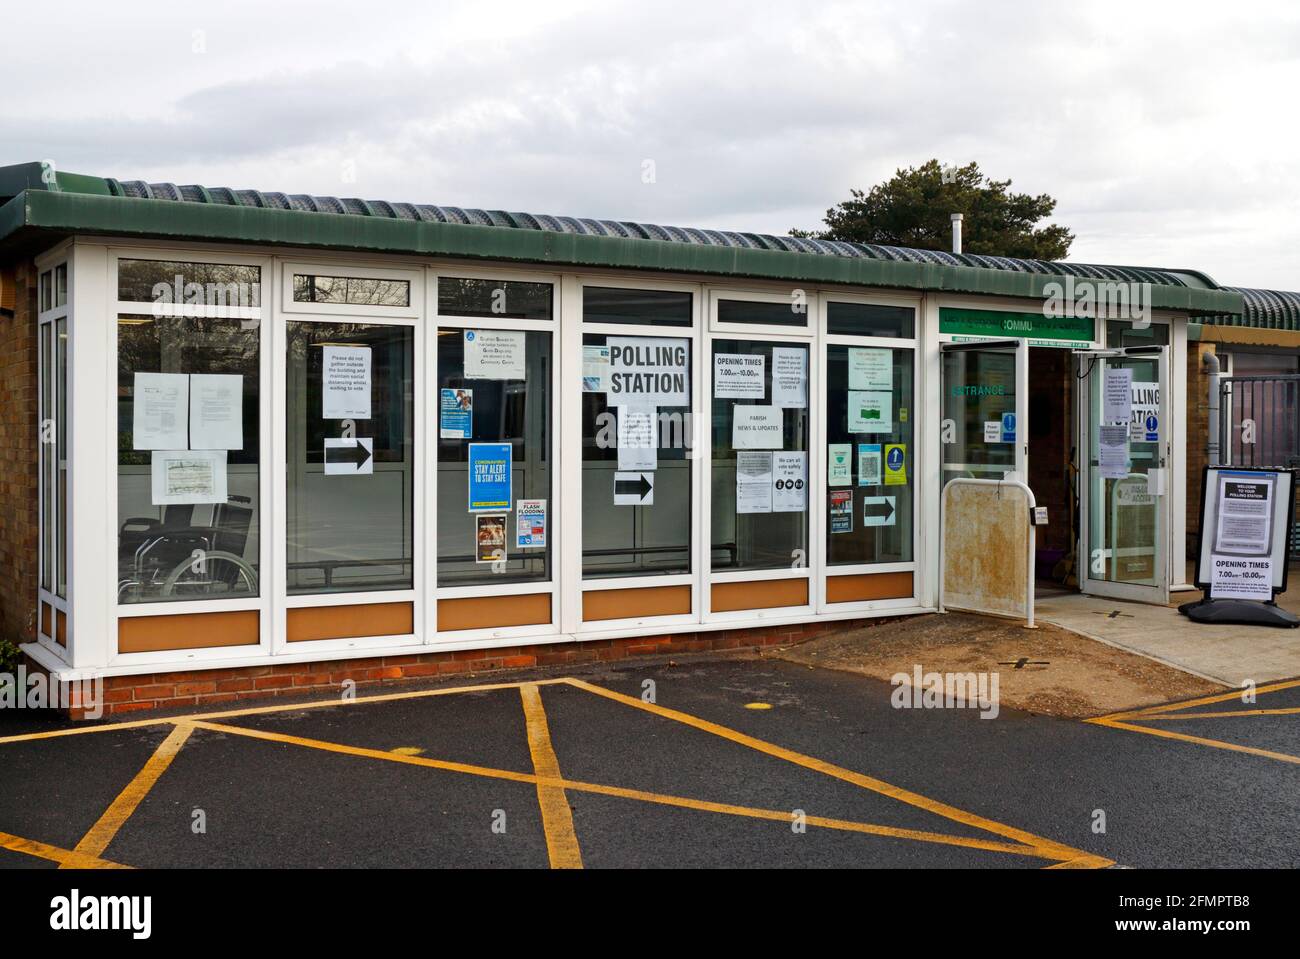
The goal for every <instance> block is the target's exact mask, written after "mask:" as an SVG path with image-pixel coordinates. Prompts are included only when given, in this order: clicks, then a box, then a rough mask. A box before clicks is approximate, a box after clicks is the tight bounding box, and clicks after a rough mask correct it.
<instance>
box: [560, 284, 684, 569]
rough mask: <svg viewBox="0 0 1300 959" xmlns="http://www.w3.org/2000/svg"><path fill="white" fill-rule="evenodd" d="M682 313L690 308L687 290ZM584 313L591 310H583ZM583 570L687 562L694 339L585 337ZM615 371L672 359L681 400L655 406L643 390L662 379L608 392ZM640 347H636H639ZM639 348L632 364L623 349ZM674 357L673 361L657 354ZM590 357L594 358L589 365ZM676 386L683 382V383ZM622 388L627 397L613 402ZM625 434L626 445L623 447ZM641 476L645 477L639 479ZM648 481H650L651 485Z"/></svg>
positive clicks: (676, 565) (632, 351) (657, 386)
mask: <svg viewBox="0 0 1300 959" xmlns="http://www.w3.org/2000/svg"><path fill="white" fill-rule="evenodd" d="M686 296H687V304H686V312H687V314H688V315H689V313H690V302H689V294H686ZM584 315H585V316H586V318H587V319H590V318H591V317H590V315H587V314H585V312H584ZM582 345H583V356H584V360H590V363H585V364H584V372H586V371H588V370H590V371H591V372H592V373H593V374H595V375H593V376H591V377H588V376H584V378H583V393H582V573H583V576H584V577H585V578H587V579H601V578H607V577H614V576H653V575H665V574H669V573H689V572H690V571H691V517H692V515H693V514H692V510H691V464H692V457H691V452H690V444H691V441H692V438H693V436H692V424H691V405H690V396H691V390H690V374H689V371H690V369H691V357H692V350H691V341H690V340H689V339H686V338H684V337H647V336H603V335H595V334H588V335H586V336H584V337H583V339H582ZM612 351H617V352H616V354H615V356H614V358H613V366H612V369H614V370H628V369H637V368H641V369H651V368H672V369H674V370H680V371H683V373H684V375H683V376H682V377H681V380H680V381H679V382H675V383H670V384H669V386H670V389H671V391H672V393H675V394H677V395H678V396H679V397H684V398H685V400H686V403H685V405H664V406H660V405H651V403H650V402H648V401H643V400H642V399H639V398H638V395H639V396H641V397H644V396H645V395H646V393H645V390H646V389H652V390H656V391H659V392H660V394H661V395H669V393H668V391H664V390H662V389H661V387H662V385H663V384H662V383H658V382H657V383H654V384H650V383H649V382H641V383H634V382H633V381H628V382H629V383H632V385H633V387H634V389H635V392H633V393H631V394H629V393H628V392H626V391H624V390H622V388H621V385H620V390H619V393H618V394H615V393H613V392H610V391H609V389H608V387H609V382H608V379H607V377H606V378H604V379H603V380H602V377H601V376H600V375H599V374H598V373H596V371H597V370H599V369H602V368H603V369H605V370H609V369H611V365H610V363H611V352H612ZM637 351H639V352H637ZM624 356H630V357H634V359H633V361H632V363H631V364H625V363H623V362H622V359H621V358H622V357H624ZM636 357H640V359H636ZM662 357H668V358H669V360H668V362H667V363H661V362H659V359H660V358H662ZM592 364H594V365H592ZM679 387H680V388H679ZM616 395H622V396H624V397H628V396H630V397H631V398H633V399H634V400H635V402H633V403H632V404H631V405H614V404H615V403H616V399H615V397H616ZM620 441H621V448H620ZM643 477H645V482H643V480H642V478H643ZM647 483H648V484H649V486H650V487H652V488H651V489H649V490H647V489H646V484H647Z"/></svg>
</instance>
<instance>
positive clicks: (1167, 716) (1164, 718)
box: [1135, 706, 1300, 723]
mask: <svg viewBox="0 0 1300 959" xmlns="http://www.w3.org/2000/svg"><path fill="white" fill-rule="evenodd" d="M1297 713H1300V706H1288V707H1287V708H1286V709H1227V710H1224V711H1223V712H1221V713H1215V712H1209V713H1164V714H1162V715H1159V716H1142V717H1141V720H1142V722H1144V723H1174V722H1178V721H1179V720H1180V719H1232V718H1235V717H1240V716H1294V715H1295V714H1297ZM1135 718H1136V717H1135Z"/></svg>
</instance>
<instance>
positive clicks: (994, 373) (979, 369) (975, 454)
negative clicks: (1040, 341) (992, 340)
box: [943, 349, 1016, 485]
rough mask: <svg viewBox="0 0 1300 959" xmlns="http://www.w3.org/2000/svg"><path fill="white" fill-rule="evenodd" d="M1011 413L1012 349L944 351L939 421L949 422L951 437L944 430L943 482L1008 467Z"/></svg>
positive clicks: (996, 473) (1011, 461) (1012, 448)
mask: <svg viewBox="0 0 1300 959" xmlns="http://www.w3.org/2000/svg"><path fill="white" fill-rule="evenodd" d="M1015 414H1016V354H1015V350H1013V349H1002V350H985V349H960V350H945V351H944V353H943V422H944V423H945V424H947V423H951V424H952V436H951V437H949V436H948V435H947V434H946V433H945V435H944V443H943V483H944V485H947V483H948V481H949V480H951V479H956V478H957V477H966V478H969V479H1001V478H1002V477H1003V476H1005V475H1006V474H1007V473H1010V472H1011V471H1012V470H1014V469H1015V468H1016V424H1015ZM1008 417H1010V419H1007V418H1008ZM1006 427H1009V429H1007V428H1006ZM949 440H951V441H949Z"/></svg>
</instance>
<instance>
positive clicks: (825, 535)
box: [809, 290, 926, 614]
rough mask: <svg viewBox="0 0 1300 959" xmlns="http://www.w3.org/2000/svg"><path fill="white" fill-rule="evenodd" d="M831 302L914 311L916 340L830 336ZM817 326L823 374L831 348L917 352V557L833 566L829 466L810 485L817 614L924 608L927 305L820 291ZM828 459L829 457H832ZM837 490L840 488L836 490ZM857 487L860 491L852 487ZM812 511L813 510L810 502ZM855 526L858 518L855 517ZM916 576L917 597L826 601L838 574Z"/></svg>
mask: <svg viewBox="0 0 1300 959" xmlns="http://www.w3.org/2000/svg"><path fill="white" fill-rule="evenodd" d="M831 303H856V304H862V305H864V306H900V307H905V308H907V309H910V310H911V311H912V317H913V320H912V337H911V338H910V339H909V338H907V337H888V336H870V335H866V334H863V335H854V334H849V333H831V332H830V304H831ZM817 316H818V327H819V329H820V330H821V345H820V347H819V348H818V349H819V355H820V357H821V364H822V370H823V371H824V370H825V369H826V366H827V359H828V356H829V353H830V348H831V347H832V346H857V347H869V348H870V347H875V348H878V349H898V350H911V351H912V400H911V406H910V407H909V410H910V412H909V415H910V416H911V417H912V443H911V446H912V448H911V450H909V451H908V459H909V460H911V462H910V464H909V467H910V473H911V475H910V476H909V477H908V480H907V485H906V486H905V487H904V488H905V489H907V490H909V491H910V493H911V496H912V510H911V515H912V559H911V561H910V562H904V563H853V564H845V565H836V566H832V565H830V562H829V559H828V557H827V551H828V549H829V542H830V535H831V534H830V530H829V529H827V523H826V518H825V513H826V503H827V501H828V500H827V497H828V496H829V494H830V484H829V483H828V477H827V476H826V472H825V466H824V465H823V468H822V471H821V473H820V474H819V476H818V477H817V479H816V482H813V483H811V484H810V487H811V490H813V491H815V490H820V493H821V497H820V501H819V505H818V507H817V516H818V524H819V525H820V527H821V538H822V548H821V555H820V560H821V565H820V573H819V576H818V581H817V597H816V599H817V604H816V605H817V612H818V613H819V614H824V613H840V612H858V611H860V612H874V611H878V610H890V609H912V608H915V607H916V606H918V605H920V597H921V595H922V592H921V576H920V564H919V562H918V557H920V556H921V555H922V549H923V545H922V539H921V529H922V528H923V527H924V526H925V525H926V523H925V516H924V504H923V502H922V493H921V487H920V484H919V478H920V477H921V476H922V473H921V470H923V469H924V468H925V456H924V453H923V450H924V445H925V443H924V437H923V433H922V428H923V426H924V424H925V423H926V420H925V419H924V418H923V416H922V411H921V406H922V402H923V399H924V394H925V391H924V389H923V387H922V381H921V373H922V369H923V365H922V362H921V358H922V353H923V349H922V342H923V336H922V329H921V326H922V323H923V321H924V304H923V302H922V300H921V297H920V296H895V295H890V294H887V293H881V294H869V295H864V294H858V293H840V292H838V291H836V290H821V291H819V295H818V310H817ZM826 401H827V397H826V391H825V389H823V390H821V391H820V392H819V394H818V398H817V407H816V410H817V426H816V431H817V432H819V433H820V444H821V446H822V447H823V448H824V447H825V446H826V443H827V437H828V436H829V430H827V428H826V422H827V420H826V416H827V413H826ZM826 455H828V456H829V453H827V454H826ZM837 488H838V487H837ZM849 488H850V489H853V488H855V487H849ZM809 508H810V509H811V508H812V504H811V501H810V503H809ZM855 522H857V520H856V519H855ZM903 572H910V573H911V574H912V595H911V596H910V597H904V598H899V599H877V600H851V601H849V602H844V603H831V602H829V601H827V599H826V589H827V584H828V581H829V580H830V579H833V578H835V577H838V576H860V575H864V574H871V573H903Z"/></svg>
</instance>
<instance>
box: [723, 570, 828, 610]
mask: <svg viewBox="0 0 1300 959" xmlns="http://www.w3.org/2000/svg"><path fill="white" fill-rule="evenodd" d="M710 592H711V593H712V598H711V600H710V608H711V609H712V610H713V612H715V613H725V612H729V611H731V610H737V609H773V608H775V607H778V606H807V605H808V580H807V579H804V578H802V577H801V578H799V579H764V580H759V581H758V582H756V583H714V584H713V588H712V589H711V590H710Z"/></svg>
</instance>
